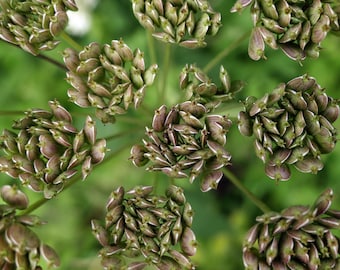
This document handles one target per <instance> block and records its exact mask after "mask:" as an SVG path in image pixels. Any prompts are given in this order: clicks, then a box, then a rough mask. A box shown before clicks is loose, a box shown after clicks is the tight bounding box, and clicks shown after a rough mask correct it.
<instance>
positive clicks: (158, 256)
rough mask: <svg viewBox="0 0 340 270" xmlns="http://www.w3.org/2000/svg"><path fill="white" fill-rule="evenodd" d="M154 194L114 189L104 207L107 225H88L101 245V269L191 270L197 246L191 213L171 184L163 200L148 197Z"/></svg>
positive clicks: (148, 190)
mask: <svg viewBox="0 0 340 270" xmlns="http://www.w3.org/2000/svg"><path fill="white" fill-rule="evenodd" d="M152 190H153V188H152V187H151V186H138V187H135V188H134V189H132V190H129V191H126V192H125V190H124V188H123V187H118V188H117V189H116V190H114V191H113V192H112V193H111V195H110V198H109V200H108V202H107V205H106V210H107V213H106V217H105V226H102V225H101V224H100V222H99V221H98V220H92V231H93V234H94V235H95V237H96V238H97V240H98V241H99V243H100V244H101V245H102V246H103V248H102V249H101V251H100V252H99V254H100V257H101V263H102V266H103V267H104V269H149V268H147V267H148V266H151V265H153V266H154V267H155V268H156V269H159V270H163V269H174V270H177V269H178V270H180V269H194V268H195V267H194V265H193V264H192V262H191V260H190V256H193V255H195V253H196V246H197V242H196V237H195V234H194V232H193V231H192V230H191V226H192V221H193V210H192V208H191V206H190V204H189V203H188V202H186V199H185V196H184V193H183V190H182V189H181V188H179V187H177V186H173V185H172V186H170V187H169V188H168V189H167V191H166V194H165V196H157V195H152V194H151V193H152ZM123 267H126V268H123Z"/></svg>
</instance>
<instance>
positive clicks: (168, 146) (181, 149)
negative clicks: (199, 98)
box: [131, 101, 231, 191]
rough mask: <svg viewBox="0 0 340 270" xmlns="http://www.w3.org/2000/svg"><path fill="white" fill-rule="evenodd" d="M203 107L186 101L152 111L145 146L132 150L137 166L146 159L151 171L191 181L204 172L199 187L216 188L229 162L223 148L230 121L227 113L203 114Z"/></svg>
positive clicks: (205, 189) (203, 189)
mask: <svg viewBox="0 0 340 270" xmlns="http://www.w3.org/2000/svg"><path fill="white" fill-rule="evenodd" d="M206 112H207V110H206V108H205V107H204V106H203V105H202V104H200V103H196V102H194V101H186V102H183V103H181V104H178V105H176V106H174V107H172V108H171V109H170V110H169V111H168V109H167V107H166V106H165V105H162V106H161V107H160V108H159V109H158V110H156V111H155V114H154V117H153V121H152V129H150V128H146V135H147V137H148V139H146V140H143V143H144V145H135V146H133V148H132V149H131V159H132V162H133V163H134V164H135V165H136V166H143V165H145V164H146V163H148V162H149V161H151V162H152V165H151V166H149V167H148V170H150V171H162V172H163V173H165V174H167V175H168V176H170V177H174V178H185V177H188V178H189V180H190V182H193V181H194V180H195V179H196V178H197V177H198V176H200V175H203V178H202V181H201V190H202V191H209V190H210V189H212V188H214V189H216V188H217V185H218V182H219V181H220V180H221V179H222V176H223V173H222V171H221V168H223V167H224V166H227V165H229V164H230V159H231V155H230V154H229V153H228V152H227V151H226V149H225V148H224V146H225V144H226V134H227V133H228V131H229V127H230V126H231V121H230V120H229V119H228V118H227V117H226V116H221V115H206Z"/></svg>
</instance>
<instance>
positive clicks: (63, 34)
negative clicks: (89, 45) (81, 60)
mask: <svg viewBox="0 0 340 270" xmlns="http://www.w3.org/2000/svg"><path fill="white" fill-rule="evenodd" d="M60 37H61V38H62V39H63V40H64V41H65V42H66V43H68V44H69V45H70V46H71V47H72V48H73V49H75V50H77V51H81V50H83V46H81V45H80V44H79V43H78V42H77V41H75V40H74V39H73V38H72V37H71V36H70V35H68V34H67V33H66V32H65V31H62V32H61V34H60Z"/></svg>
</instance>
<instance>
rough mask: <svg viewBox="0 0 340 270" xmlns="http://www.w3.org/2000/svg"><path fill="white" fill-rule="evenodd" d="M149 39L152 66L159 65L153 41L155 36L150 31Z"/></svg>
mask: <svg viewBox="0 0 340 270" xmlns="http://www.w3.org/2000/svg"><path fill="white" fill-rule="evenodd" d="M147 32H148V34H147V37H148V48H149V53H150V61H151V63H152V64H156V63H157V56H156V49H155V42H154V39H153V36H152V34H151V32H150V31H147Z"/></svg>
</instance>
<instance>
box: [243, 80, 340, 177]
mask: <svg viewBox="0 0 340 270" xmlns="http://www.w3.org/2000/svg"><path fill="white" fill-rule="evenodd" d="M245 109H246V110H245V111H241V112H240V113H239V118H238V119H239V123H238V126H239V130H240V132H241V133H242V134H243V135H245V136H251V135H254V137H255V143H254V146H255V153H256V155H257V156H258V157H259V158H260V159H261V160H262V161H263V162H264V163H265V171H266V174H267V175H268V176H269V177H270V178H272V179H275V180H288V179H289V178H290V168H289V166H290V165H294V166H295V167H296V168H297V169H298V170H300V171H302V172H305V173H317V172H318V171H319V170H321V169H322V168H323V162H322V161H321V158H320V155H321V154H327V153H330V152H332V151H333V150H334V148H335V144H336V141H337V139H336V135H337V131H336V128H335V127H334V126H333V122H334V121H335V120H336V119H337V118H338V115H339V106H338V101H336V100H334V99H333V98H331V97H329V96H327V94H326V92H325V89H323V88H322V87H321V86H320V85H318V84H317V83H316V81H315V79H314V78H312V77H309V76H308V75H303V76H300V77H297V78H294V79H292V80H291V81H289V82H288V83H286V84H285V83H282V84H280V85H279V86H278V87H277V88H276V89H274V90H273V92H272V93H270V94H266V95H264V96H263V97H262V98H260V99H257V98H255V97H248V98H247V100H246V101H245Z"/></svg>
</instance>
